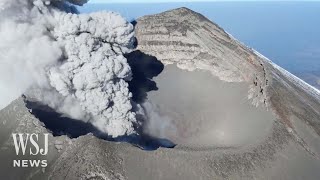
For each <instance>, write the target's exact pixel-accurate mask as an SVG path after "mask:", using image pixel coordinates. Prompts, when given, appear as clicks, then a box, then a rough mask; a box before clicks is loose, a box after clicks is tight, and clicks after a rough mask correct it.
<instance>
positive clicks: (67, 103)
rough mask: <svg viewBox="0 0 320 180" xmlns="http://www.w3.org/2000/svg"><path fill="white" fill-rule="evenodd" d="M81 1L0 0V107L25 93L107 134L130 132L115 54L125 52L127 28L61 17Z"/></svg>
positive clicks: (125, 74) (123, 72) (131, 119)
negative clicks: (3, 96)
mask: <svg viewBox="0 0 320 180" xmlns="http://www.w3.org/2000/svg"><path fill="white" fill-rule="evenodd" d="M86 2H87V1H86V0H83V1H80V0H69V1H60V0H51V1H49V0H44V1H42V0H27V1H25V0H1V10H0V14H1V20H0V23H1V25H0V38H1V43H0V52H1V54H0V55H1V61H0V63H1V66H0V77H1V81H0V92H1V94H6V96H5V98H4V99H1V102H0V103H1V104H0V107H2V108H3V107H4V106H5V105H7V104H8V103H10V102H11V101H12V100H14V99H15V98H17V97H18V96H19V95H21V94H22V93H25V94H26V95H27V97H28V98H29V99H30V100H36V101H40V102H41V103H43V104H45V105H48V106H49V107H51V108H53V109H55V110H56V111H58V112H59V113H62V114H64V115H65V116H69V117H71V118H74V119H78V120H84V121H89V122H91V123H92V124H94V125H95V126H96V127H97V128H98V129H99V130H100V131H102V132H104V133H107V134H108V135H110V136H113V137H117V136H121V135H126V134H127V135H129V134H132V133H134V128H133V126H134V124H135V123H136V119H135V113H133V112H132V105H131V102H130V99H131V93H130V92H129V90H128V83H127V81H128V80H130V79H131V69H130V67H129V65H128V63H127V60H126V58H125V57H124V56H123V55H124V54H125V53H129V52H130V51H131V50H132V48H133V42H134V36H133V26H132V25H131V24H130V23H128V22H127V21H125V20H124V19H123V18H122V17H121V16H120V15H119V14H116V13H113V12H99V13H92V14H80V15H79V14H74V13H73V14H71V13H68V12H74V11H75V10H76V9H75V8H74V7H73V6H72V5H70V3H71V4H77V5H82V4H84V3H86ZM12 79H14V80H13V81H12Z"/></svg>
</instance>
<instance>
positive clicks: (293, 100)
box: [0, 8, 320, 180]
mask: <svg viewBox="0 0 320 180" xmlns="http://www.w3.org/2000/svg"><path fill="white" fill-rule="evenodd" d="M136 36H137V40H138V47H137V48H138V49H139V50H140V51H142V52H143V53H146V54H149V55H153V56H155V57H156V58H158V59H159V60H160V61H162V62H163V63H165V64H166V63H177V64H178V67H181V68H183V69H188V70H195V69H203V70H206V71H210V72H211V73H212V74H213V76H212V77H219V79H220V80H221V81H222V82H223V83H227V82H228V83H235V82H237V83H240V84H241V87H243V86H247V87H248V89H249V92H248V94H247V95H248V97H250V98H251V102H252V103H253V104H254V105H259V106H260V108H262V109H269V110H270V111H269V113H270V114H271V113H273V115H274V116H276V120H273V119H270V121H271V128H270V129H267V130H266V133H267V134H266V135H265V137H264V138H259V139H258V141H257V142H254V143H252V144H245V145H242V146H228V147H222V146H221V147H220V146H216V147H205V148H194V147H192V148H190V147H188V146H180V145H179V144H178V145H177V146H176V147H175V148H173V149H167V148H159V149H157V150H154V151H144V150H141V149H139V148H137V147H135V146H133V145H130V144H127V143H114V142H108V141H105V140H101V139H98V138H96V137H94V136H92V135H86V136H82V137H79V138H76V139H72V140H70V139H69V138H67V137H65V136H61V137H50V145H49V146H50V150H49V151H50V153H49V156H48V157H46V159H48V162H49V166H48V167H47V168H46V169H37V168H35V169H22V170H21V169H20V170H16V171H15V172H13V173H12V174H10V173H6V172H9V171H8V169H10V168H8V167H7V166H4V168H1V169H0V171H1V174H4V175H5V177H8V178H7V179H19V178H17V177H29V178H30V179H44V178H48V177H49V178H51V179H208V180H209V179H210V180H211V179H317V177H319V176H320V172H319V171H318V167H319V166H320V161H319V155H320V138H319V135H320V112H319V111H320V100H319V93H318V92H317V91H316V90H314V89H312V88H311V87H309V86H308V85H306V84H305V83H304V82H302V81H300V80H299V79H297V78H296V77H294V76H292V75H291V74H288V73H286V72H285V71H284V70H282V69H281V68H279V67H278V66H276V65H274V64H272V62H270V61H268V60H267V59H266V58H264V57H263V56H261V55H259V54H258V53H256V52H255V51H254V50H252V49H250V48H248V47H246V46H244V45H242V44H241V43H240V42H238V41H237V40H235V39H234V38H232V37H231V36H230V35H228V34H227V33H226V32H225V31H223V29H222V28H220V27H218V26H217V25H216V24H214V23H212V22H210V21H209V20H207V19H206V18H205V17H203V16H202V15H200V14H198V13H195V12H193V11H191V10H189V9H186V8H180V9H176V10H172V11H168V12H164V13H161V14H158V15H151V16H145V17H142V18H140V19H139V20H138V21H137V25H136ZM165 69H166V67H165ZM190 73H192V72H190ZM190 76H191V75H190ZM201 77H202V76H201ZM164 79H165V80H166V78H164ZM167 81H172V84H175V81H174V78H172V79H167ZM225 81H227V82H225ZM199 83H200V82H199ZM237 83H235V85H234V87H237V86H238V85H237ZM177 84H178V83H177ZM196 85H197V84H196ZM159 89H160V90H159V92H160V91H161V89H163V88H161V87H159ZM178 90H181V91H182V90H183V88H181V89H177V91H178ZM226 92H229V91H226ZM205 95H207V94H205ZM163 96H167V94H164V95H163ZM245 98H246V97H245ZM231 99H232V97H231ZM237 103H238V102H237ZM240 105H241V103H240ZM190 107H192V106H190ZM225 108H226V110H228V108H229V107H228V106H226V107H225ZM187 111H188V110H187ZM228 113H233V112H232V111H230V112H228ZM9 122H10V123H9ZM0 124H3V126H1V131H0V132H1V137H0V143H1V149H0V154H1V156H0V157H1V158H2V162H4V161H6V160H8V159H10V158H12V157H13V155H14V147H13V143H12V138H11V136H10V134H11V133H13V132H30V133H31V132H32V133H34V132H46V130H45V129H44V128H43V127H42V126H41V124H40V123H39V122H38V121H37V119H36V118H35V117H34V116H33V115H32V114H30V112H29V111H28V110H27V108H25V106H24V103H23V100H22V99H18V100H16V101H15V102H13V103H12V104H11V105H10V106H8V107H7V108H6V109H3V110H1V111H0ZM17 124H18V126H17ZM246 126H248V127H251V124H246ZM183 130H184V129H183ZM226 133H228V132H226ZM229 133H230V132H229ZM252 136H254V134H253V135H252ZM6 158H7V159H6ZM7 162H8V163H11V161H10V160H9V161H7ZM7 165H8V166H10V164H7ZM13 170H15V169H13ZM11 171H12V170H11ZM21 179H25V178H21Z"/></svg>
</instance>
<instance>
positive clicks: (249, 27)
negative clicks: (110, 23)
mask: <svg viewBox="0 0 320 180" xmlns="http://www.w3.org/2000/svg"><path fill="white" fill-rule="evenodd" d="M178 7H188V8H190V9H192V10H194V11H197V12H199V13H201V14H203V15H205V16H206V17H208V18H209V19H210V20H212V21H214V22H215V23H217V24H219V25H220V26H221V27H222V28H224V29H225V30H226V31H227V32H229V33H230V34H232V35H233V36H234V37H235V38H237V39H238V40H240V41H242V42H243V43H244V44H246V45H248V46H250V47H252V48H254V49H256V50H257V51H259V52H260V53H262V54H263V55H265V56H266V57H268V58H269V59H271V60H272V61H273V62H275V63H276V64H278V65H280V66H281V67H283V68H285V69H287V70H288V71H290V72H291V73H293V74H295V75H297V76H298V77H300V78H302V79H304V80H305V81H307V82H308V83H309V84H311V85H313V86H315V87H317V88H318V89H320V2H203V3H161V4H155V3H150V4H139V3H137V4H133V3H132V4H87V5H85V6H84V7H81V8H79V10H80V12H81V13H88V12H95V11H100V10H112V11H116V12H119V13H121V14H122V15H123V16H124V17H126V18H127V19H128V20H129V21H131V20H134V19H136V18H139V17H141V16H144V15H149V14H156V13H160V12H163V11H166V10H170V9H174V8H178Z"/></svg>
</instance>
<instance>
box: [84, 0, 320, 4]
mask: <svg viewBox="0 0 320 180" xmlns="http://www.w3.org/2000/svg"><path fill="white" fill-rule="evenodd" d="M215 1H237V2H240V1H258V0H89V2H90V3H164V2H215ZM263 1H278V0H263ZM283 1H296V2H297V1H319V0H283Z"/></svg>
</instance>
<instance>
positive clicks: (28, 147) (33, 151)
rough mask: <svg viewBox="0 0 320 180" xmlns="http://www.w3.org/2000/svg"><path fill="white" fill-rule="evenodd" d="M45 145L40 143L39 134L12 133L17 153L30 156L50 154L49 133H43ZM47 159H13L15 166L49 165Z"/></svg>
mask: <svg viewBox="0 0 320 180" xmlns="http://www.w3.org/2000/svg"><path fill="white" fill-rule="evenodd" d="M43 136H44V137H43V141H44V143H43V147H41V146H40V145H39V143H40V140H39V139H40V138H39V134H27V133H26V134H23V133H19V134H12V138H13V142H14V147H15V151H16V155H17V156H18V155H22V157H24V156H28V157H29V158H30V157H39V156H46V155H47V154H48V137H49V134H43ZM47 166H48V163H47V160H39V159H17V160H13V167H43V168H44V167H47Z"/></svg>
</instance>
